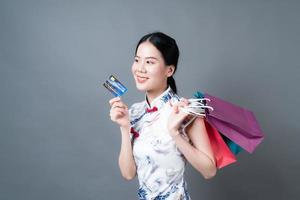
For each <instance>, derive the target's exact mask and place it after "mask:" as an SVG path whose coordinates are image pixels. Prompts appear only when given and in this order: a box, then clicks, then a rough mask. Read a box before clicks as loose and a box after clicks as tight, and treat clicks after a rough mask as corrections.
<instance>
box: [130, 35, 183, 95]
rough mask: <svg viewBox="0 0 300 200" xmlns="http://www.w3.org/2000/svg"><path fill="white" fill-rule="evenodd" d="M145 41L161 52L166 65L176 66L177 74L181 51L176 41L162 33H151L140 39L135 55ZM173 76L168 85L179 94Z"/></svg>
mask: <svg viewBox="0 0 300 200" xmlns="http://www.w3.org/2000/svg"><path fill="white" fill-rule="evenodd" d="M145 41H148V42H151V43H152V44H153V45H154V46H155V47H156V48H157V49H158V50H159V51H160V53H161V54H162V56H163V58H164V61H165V64H166V65H174V67H175V69H174V73H175V72H176V69H177V64H178V58H179V49H178V46H177V44H176V41H175V40H174V39H173V38H172V37H170V36H168V35H166V34H165V33H162V32H153V33H149V34H147V35H145V36H143V37H142V38H141V39H140V41H139V42H138V44H137V46H136V49H135V54H136V53H137V50H138V47H139V45H140V44H141V43H143V42H145ZM174 73H173V75H174ZM173 75H172V76H170V77H168V79H167V84H168V86H170V87H171V89H172V90H173V91H174V92H175V93H176V94H177V87H176V83H175V79H174V77H173Z"/></svg>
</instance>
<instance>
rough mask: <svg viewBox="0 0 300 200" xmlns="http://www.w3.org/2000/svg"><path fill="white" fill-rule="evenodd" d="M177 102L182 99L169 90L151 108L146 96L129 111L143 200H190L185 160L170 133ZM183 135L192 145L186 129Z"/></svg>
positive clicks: (140, 191)
mask: <svg viewBox="0 0 300 200" xmlns="http://www.w3.org/2000/svg"><path fill="white" fill-rule="evenodd" d="M178 101H180V97H179V96H178V95H177V94H175V93H174V92H173V90H172V89H171V87H170V86H169V87H168V88H167V89H166V90H165V91H164V92H163V93H162V94H160V95H159V96H158V97H156V98H155V99H154V100H153V101H152V102H151V105H149V104H148V102H147V99H146V95H145V100H144V101H142V102H138V103H134V104H133V105H132V106H131V107H130V109H129V116H130V123H131V133H132V134H131V140H132V145H133V156H134V160H135V163H136V165H137V175H138V180H139V190H138V197H139V199H140V200H190V199H191V198H190V196H189V194H188V192H187V184H186V182H185V179H184V170H185V165H186V159H185V157H184V156H183V154H182V153H181V152H180V151H179V149H178V148H177V146H176V144H175V142H174V140H173V139H172V137H171V136H170V135H169V132H168V129H167V121H168V117H169V114H170V113H171V111H172V107H171V105H172V104H174V103H176V102H178ZM193 119H195V118H193ZM193 119H192V120H193ZM189 122H190V121H189ZM185 123H186V121H185V122H184V123H183V124H182V127H183V126H184V124H185ZM186 124H187V123H186ZM180 132H181V134H183V135H184V137H185V139H186V140H188V141H189V139H188V137H187V136H186V135H185V132H184V131H183V129H181V130H180Z"/></svg>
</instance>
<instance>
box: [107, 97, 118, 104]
mask: <svg viewBox="0 0 300 200" xmlns="http://www.w3.org/2000/svg"><path fill="white" fill-rule="evenodd" d="M120 100H121V98H120V97H115V98H112V99H111V100H109V104H110V105H112V104H113V103H114V102H117V101H120Z"/></svg>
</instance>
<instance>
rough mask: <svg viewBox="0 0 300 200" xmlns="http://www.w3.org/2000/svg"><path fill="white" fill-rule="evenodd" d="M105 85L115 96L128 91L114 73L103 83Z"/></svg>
mask: <svg viewBox="0 0 300 200" xmlns="http://www.w3.org/2000/svg"><path fill="white" fill-rule="evenodd" d="M103 86H104V87H105V88H106V89H108V90H109V91H110V92H111V93H112V94H113V95H114V96H115V97H119V96H122V95H123V94H124V93H125V92H127V88H126V87H125V86H124V85H123V84H122V83H121V82H120V81H119V80H118V79H117V78H116V77H115V76H114V75H110V76H109V78H108V79H107V80H106V81H105V83H103Z"/></svg>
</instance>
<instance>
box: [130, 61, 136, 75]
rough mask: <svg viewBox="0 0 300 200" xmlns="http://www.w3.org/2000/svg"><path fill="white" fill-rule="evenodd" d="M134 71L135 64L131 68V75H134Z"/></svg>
mask: <svg viewBox="0 0 300 200" xmlns="http://www.w3.org/2000/svg"><path fill="white" fill-rule="evenodd" d="M135 69H136V66H135V64H134V63H133V64H132V66H131V73H132V74H134V72H135V71H136V70H135Z"/></svg>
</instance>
